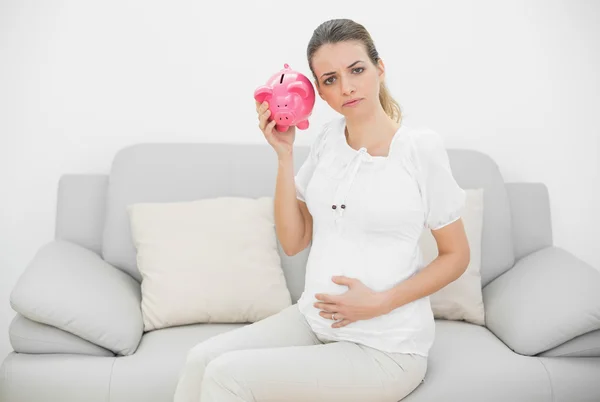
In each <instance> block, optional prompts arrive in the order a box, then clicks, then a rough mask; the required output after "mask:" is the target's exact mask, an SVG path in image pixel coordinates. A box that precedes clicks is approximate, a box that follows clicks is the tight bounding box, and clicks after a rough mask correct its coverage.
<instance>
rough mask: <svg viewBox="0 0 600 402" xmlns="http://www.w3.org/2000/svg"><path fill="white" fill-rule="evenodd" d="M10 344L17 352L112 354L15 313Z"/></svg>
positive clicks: (64, 332)
mask: <svg viewBox="0 0 600 402" xmlns="http://www.w3.org/2000/svg"><path fill="white" fill-rule="evenodd" d="M9 337H10V344H11V346H12V347H13V349H14V351H15V352H18V353H36V354H45V353H48V354H50V353H68V354H78V355H91V356H114V353H113V352H111V351H110V350H108V349H104V348H102V347H100V346H98V345H95V344H93V343H92V342H88V341H86V340H84V339H82V338H80V337H78V336H75V335H73V334H71V333H69V332H66V331H63V330H60V329H58V328H56V327H53V326H51V325H46V324H41V323H39V322H35V321H31V320H29V319H27V318H25V317H23V316H22V315H21V314H16V315H15V317H14V318H13V320H12V321H11V323H10V327H9Z"/></svg>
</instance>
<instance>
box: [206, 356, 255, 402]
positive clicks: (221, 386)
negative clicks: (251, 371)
mask: <svg viewBox="0 0 600 402" xmlns="http://www.w3.org/2000/svg"><path fill="white" fill-rule="evenodd" d="M244 352H245V351H230V352H226V353H223V354H221V355H220V356H217V357H215V358H213V359H212V360H210V362H208V364H207V365H206V368H205V370H204V378H203V379H202V387H203V388H202V391H203V393H204V394H203V395H220V393H222V392H224V393H225V394H227V395H236V396H237V397H238V398H242V399H243V400H246V399H244V398H249V397H250V395H249V394H248V390H247V389H245V388H244V387H243V385H242V384H244V381H243V379H241V378H239V376H240V370H239V369H240V364H241V365H242V366H243V365H244V362H243V360H244ZM236 400H237V399H236Z"/></svg>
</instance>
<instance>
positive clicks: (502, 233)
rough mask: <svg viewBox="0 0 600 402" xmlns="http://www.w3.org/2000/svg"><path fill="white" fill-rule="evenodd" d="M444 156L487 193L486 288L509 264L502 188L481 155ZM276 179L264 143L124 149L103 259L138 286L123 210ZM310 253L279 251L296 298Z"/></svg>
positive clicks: (252, 192) (256, 189)
mask: <svg viewBox="0 0 600 402" xmlns="http://www.w3.org/2000/svg"><path fill="white" fill-rule="evenodd" d="M448 154H449V158H450V163H451V166H452V169H453V172H454V174H455V177H456V179H457V181H458V183H459V185H461V187H462V188H464V189H468V188H484V223H483V238H482V282H483V285H486V284H487V283H488V282H489V281H490V280H492V279H493V278H495V277H497V276H498V275H500V274H501V273H503V272H505V271H506V270H507V269H509V268H510V267H512V266H513V263H514V252H513V244H512V236H511V216H510V207H509V200H508V196H507V192H506V188H505V185H504V181H503V179H502V176H501V175H500V172H499V169H498V166H497V165H496V164H495V163H494V161H493V160H492V159H491V158H489V157H488V156H487V155H485V154H483V153H481V152H479V151H473V150H463V149H450V150H448ZM295 155H296V158H295V168H296V171H297V169H298V168H299V167H300V165H301V163H302V161H303V160H304V159H305V158H306V156H307V155H308V147H307V146H298V147H297V148H296V150H295ZM276 175H277V157H276V155H275V153H274V152H273V150H272V148H271V147H270V146H269V145H268V144H211V143H202V144H200V143H190V144H180V143H178V144H170V143H167V144H164V143H153V144H137V145H132V146H129V147H127V148H124V149H122V150H120V151H119V152H118V153H117V154H116V155H115V158H114V160H113V164H112V166H111V170H110V174H109V184H108V189H107V197H106V211H105V226H104V232H103V238H102V256H103V258H104V259H105V260H106V261H107V262H109V263H110V264H112V265H115V266H116V267H118V268H120V269H122V270H124V271H126V272H128V273H129V274H130V275H132V276H133V277H134V278H136V279H138V280H141V276H140V274H139V271H138V270H137V264H136V253H135V248H134V245H133V242H132V240H131V235H130V229H129V219H128V215H127V210H126V207H127V205H129V204H132V203H136V202H171V201H186V200H188V201H189V200H194V199H199V198H209V197H217V196H245V197H260V196H272V195H273V194H274V189H275V180H276ZM308 251H309V250H308V249H307V250H305V251H304V252H302V253H300V254H298V255H296V256H293V257H289V256H286V255H285V254H284V253H283V252H282V250H281V248H280V254H281V256H282V263H283V266H284V270H285V273H286V278H287V279H288V283H289V287H290V290H291V291H292V294H293V296H295V297H296V296H298V295H299V292H300V293H301V290H302V287H303V284H304V265H305V263H306V258H307V255H308Z"/></svg>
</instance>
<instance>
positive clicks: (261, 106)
mask: <svg viewBox="0 0 600 402" xmlns="http://www.w3.org/2000/svg"><path fill="white" fill-rule="evenodd" d="M257 106H258V108H257V112H258V113H259V114H262V113H264V112H265V110H267V109H268V108H269V103H268V102H267V101H264V102H262V103H260V104H257Z"/></svg>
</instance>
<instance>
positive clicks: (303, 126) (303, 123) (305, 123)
mask: <svg viewBox="0 0 600 402" xmlns="http://www.w3.org/2000/svg"><path fill="white" fill-rule="evenodd" d="M296 127H298V128H299V129H300V130H306V129H307V128H308V120H302V121H301V122H300V123H298V124H297V125H296Z"/></svg>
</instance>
